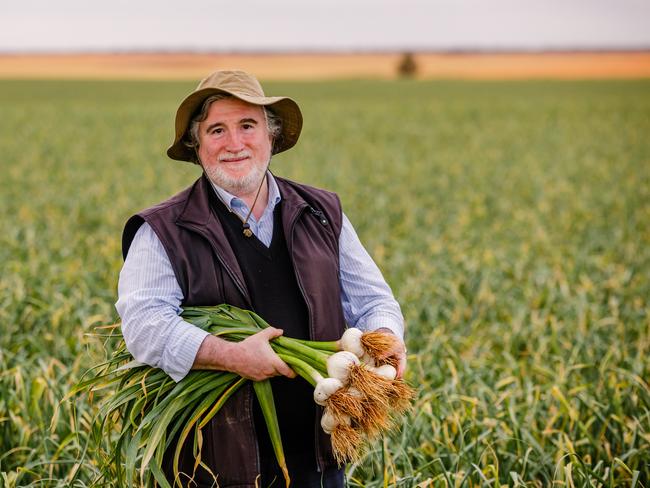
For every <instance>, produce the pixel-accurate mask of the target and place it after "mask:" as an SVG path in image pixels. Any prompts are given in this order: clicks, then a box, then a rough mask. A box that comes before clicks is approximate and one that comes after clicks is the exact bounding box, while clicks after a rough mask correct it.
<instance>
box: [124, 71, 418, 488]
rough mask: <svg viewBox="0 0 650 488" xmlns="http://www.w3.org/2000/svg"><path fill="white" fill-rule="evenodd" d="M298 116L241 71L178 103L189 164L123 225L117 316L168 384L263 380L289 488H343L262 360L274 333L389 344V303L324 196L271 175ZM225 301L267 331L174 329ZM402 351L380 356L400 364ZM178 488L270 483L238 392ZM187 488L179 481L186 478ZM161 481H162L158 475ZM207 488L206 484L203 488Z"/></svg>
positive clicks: (392, 320)
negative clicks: (195, 176) (222, 376)
mask: <svg viewBox="0 0 650 488" xmlns="http://www.w3.org/2000/svg"><path fill="white" fill-rule="evenodd" d="M301 128H302V115H301V112H300V109H299V108H298V105H297V104H296V103H295V102H294V101H293V100H291V99H290V98H286V97H266V96H265V95H264V92H263V91H262V87H261V86H260V85H259V83H258V81H257V80H256V79H255V78H254V77H252V76H251V75H249V74H247V73H244V72H242V71H217V72H215V73H213V74H211V75H210V76H209V77H207V78H206V79H204V80H203V81H202V82H201V83H200V84H199V86H198V88H197V89H196V90H195V91H194V92H193V93H191V94H190V95H189V96H188V97H186V98H185V100H183V102H182V103H181V104H180V106H179V108H178V111H177V113H176V134H175V139H174V142H173V144H172V146H171V147H170V148H169V149H168V151H167V154H168V155H169V157H171V158H172V159H175V160H179V161H189V162H194V163H197V164H200V165H201V167H202V169H203V175H202V176H201V178H199V180H197V181H196V182H195V183H194V184H193V185H192V186H191V187H190V188H188V189H186V190H185V191H183V192H181V193H179V194H178V195H176V196H174V197H172V198H171V199H169V200H167V201H165V202H163V203H161V204H159V205H156V206H154V207H152V208H150V209H148V210H145V211H143V212H140V213H139V214H137V215H135V216H133V217H132V218H131V219H129V221H128V222H127V224H126V227H125V230H124V235H123V253H124V256H125V263H124V268H123V269H122V272H121V273H120V280H119V286H118V288H119V289H118V292H119V299H118V302H117V304H116V308H117V310H118V312H119V314H120V316H121V318H122V330H123V334H124V338H125V341H126V344H127V347H128V348H129V350H130V351H131V353H132V354H133V356H134V357H135V358H136V359H137V360H139V361H142V362H145V363H147V364H149V365H151V366H154V367H158V368H162V369H163V370H164V371H166V372H167V373H168V374H169V375H170V376H171V377H172V378H173V379H174V380H176V381H180V380H181V379H182V378H183V377H184V376H185V375H186V374H187V373H188V371H189V370H190V369H214V370H226V371H232V372H235V373H238V374H239V375H241V376H243V377H246V378H249V379H251V380H263V379H266V378H271V377H273V380H272V385H273V390H274V396H275V399H276V404H277V412H278V421H279V424H280V429H281V434H282V439H283V445H284V449H285V453H286V456H287V464H288V468H289V473H290V475H291V477H292V480H293V482H292V486H296V487H301V488H302V487H308V486H326V487H340V486H343V470H342V469H339V468H338V467H337V466H336V463H335V462H334V459H333V457H332V453H331V444H330V441H329V437H328V436H327V435H326V434H325V433H324V432H323V431H322V429H321V428H320V424H319V421H320V415H321V413H322V410H321V409H320V407H317V406H316V405H315V404H314V402H313V400H312V390H311V387H310V386H309V385H307V383H306V382H305V381H303V380H301V379H293V378H294V377H295V374H294V372H293V371H292V370H291V369H290V368H289V367H288V366H287V365H286V364H285V363H284V362H283V361H282V360H281V359H280V358H279V357H278V356H277V355H276V354H275V353H274V352H273V350H272V349H271V347H270V345H269V341H270V340H272V339H273V338H275V337H277V336H279V335H282V334H283V333H284V334H286V335H289V336H292V337H299V338H305V339H308V338H310V339H314V340H336V339H338V338H339V337H340V336H341V334H342V333H343V330H344V328H345V327H346V324H348V325H349V326H354V327H359V328H361V329H364V330H379V329H381V330H384V331H385V332H387V333H393V334H396V335H397V336H398V337H400V338H401V337H402V334H403V319H402V315H401V312H400V309H399V305H398V304H397V302H396V301H395V299H394V298H393V296H392V294H391V292H390V288H389V287H388V285H387V284H386V283H385V281H384V280H383V278H382V276H381V273H380V272H379V270H378V269H377V267H376V265H375V264H374V262H373V261H372V259H371V258H370V256H368V254H367V253H366V252H365V250H364V249H363V247H362V245H361V243H360V242H359V240H358V238H357V236H356V233H355V232H354V229H353V228H352V225H351V224H350V222H349V221H348V220H347V218H346V217H345V215H344V214H343V213H342V210H341V206H340V202H339V200H338V197H337V196H336V195H334V194H333V193H330V192H327V191H324V190H319V189H316V188H313V187H309V186H306V185H301V184H298V183H295V182H292V181H289V180H285V179H282V178H278V177H275V176H273V175H272V174H271V173H270V172H269V171H268V165H269V163H270V159H271V155H272V154H276V153H279V152H282V151H285V150H287V149H289V148H291V147H293V146H294V145H295V143H296V142H297V140H298V137H299V135H300V131H301ZM219 303H230V304H232V305H235V306H239V307H242V308H247V309H252V310H255V311H256V312H257V313H258V314H260V315H261V316H262V317H264V318H265V319H266V320H267V321H268V322H269V323H270V324H273V325H276V326H278V327H281V329H280V328H269V329H265V330H264V331H262V332H259V333H258V334H256V335H253V336H251V337H249V338H247V339H246V340H244V341H242V342H240V343H231V342H227V341H225V340H222V339H220V338H217V337H214V336H211V335H209V334H207V333H205V332H204V331H202V330H200V329H198V328H197V327H194V326H193V325H191V324H189V323H187V322H184V321H183V320H182V319H181V318H180V317H179V314H180V312H181V307H183V306H200V305H216V304H219ZM404 352H405V351H404V349H403V347H401V346H400V347H399V350H395V351H394V352H393V354H394V356H396V357H397V358H398V359H399V361H400V367H399V368H398V374H400V375H401V374H402V372H403V370H404V367H405V363H406V360H405V354H404ZM188 444H189V446H188V449H186V450H185V452H184V454H183V458H182V460H181V471H183V472H184V473H185V475H186V476H185V478H184V479H183V480H182V482H183V485H184V486H186V485H187V486H199V487H202V486H206V487H207V486H213V483H214V482H215V479H216V482H218V483H219V486H238V487H239V486H241V487H244V486H245V487H248V486H250V487H253V486H255V484H256V483H257V484H258V486H268V485H270V484H271V483H272V482H273V480H274V479H276V478H278V479H276V482H275V483H276V484H275V486H279V485H280V484H281V483H280V482H281V480H282V476H281V474H280V471H279V470H278V468H277V463H276V461H275V458H274V455H273V451H272V448H271V445H270V442H269V440H268V435H267V433H266V429H265V426H264V422H263V418H262V415H261V413H260V409H259V406H258V405H257V402H256V401H255V400H254V395H253V393H252V388H251V387H250V385H248V386H246V387H243V388H241V389H240V390H238V392H237V393H236V394H234V395H233V396H232V397H231V398H230V399H229V400H228V402H226V404H225V405H224V407H223V408H222V409H221V411H220V412H219V414H218V415H216V416H215V418H214V419H213V420H212V421H211V422H210V423H209V424H208V425H207V426H206V428H205V429H204V432H203V448H202V461H203V462H204V463H205V464H206V465H207V467H208V468H209V470H207V469H204V468H203V467H202V466H200V467H199V468H198V469H197V470H196V472H194V464H195V463H194V459H193V458H192V457H191V444H192V443H191V442H190V443H188ZM192 473H194V476H193V479H192V480H191V481H189V478H190V477H192ZM167 476H168V477H170V480H171V475H170V473H167ZM214 486H216V484H214Z"/></svg>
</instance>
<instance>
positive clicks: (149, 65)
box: [0, 52, 650, 80]
mask: <svg viewBox="0 0 650 488" xmlns="http://www.w3.org/2000/svg"><path fill="white" fill-rule="evenodd" d="M399 58H400V55H399V54H268V55H252V54H237V55H235V54H233V55H224V54H57V55H6V54H4V55H0V78H90V79H116V78H124V79H199V78H201V77H203V76H205V75H206V74H207V73H209V72H210V71H213V70H214V69H217V68H240V69H244V70H246V71H250V72H252V73H255V74H256V75H257V76H258V77H260V78H262V79H288V80H289V79H290V80H295V79H332V78H392V77H395V72H396V66H397V64H398V62H399ZM415 59H416V62H417V63H418V67H419V77H421V78H454V79H543V78H551V79H581V78H582V79H598V78H648V77H650V52H628V53H625V52H621V53H540V54H417V55H416V56H415Z"/></svg>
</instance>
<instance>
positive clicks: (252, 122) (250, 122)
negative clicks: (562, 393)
mask: <svg viewBox="0 0 650 488" xmlns="http://www.w3.org/2000/svg"><path fill="white" fill-rule="evenodd" d="M239 123H240V124H254V125H257V124H259V121H258V120H257V119H252V118H250V117H249V118H246V119H241V120H240V121H239ZM220 125H223V122H215V123H214V124H210V125H209V126H208V127H206V129H205V132H210V131H211V130H212V129H215V128H216V127H219V126H220Z"/></svg>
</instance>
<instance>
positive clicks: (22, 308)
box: [0, 81, 650, 488]
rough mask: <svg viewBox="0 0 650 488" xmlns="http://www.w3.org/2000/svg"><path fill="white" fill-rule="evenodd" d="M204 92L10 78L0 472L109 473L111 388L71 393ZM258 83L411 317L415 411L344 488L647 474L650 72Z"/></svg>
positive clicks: (58, 477)
mask: <svg viewBox="0 0 650 488" xmlns="http://www.w3.org/2000/svg"><path fill="white" fill-rule="evenodd" d="M193 87H194V83H171V82H164V83H163V82H160V83H151V82H146V83H145V82H128V83H127V82H47V81H42V82H36V81H31V82H18V81H11V82H9V81H2V82H0V114H1V115H0V175H1V177H0V207H1V208H2V213H1V217H0V269H1V271H0V472H1V475H0V486H4V487H7V488H10V487H17V486H34V487H48V486H62V487H63V486H66V487H67V486H79V487H82V486H89V485H90V484H91V482H92V479H93V478H94V476H95V475H96V472H97V463H96V461H95V460H94V459H93V456H92V449H93V445H92V443H88V440H89V426H90V424H91V422H92V417H93V415H94V413H95V412H96V410H97V402H98V399H100V398H99V397H101V396H102V395H103V394H106V392H97V393H96V394H95V397H94V398H89V397H88V395H86V394H81V395H78V396H75V397H73V398H72V399H69V400H66V401H63V402H61V400H62V399H63V398H64V396H65V395H66V393H67V392H68V391H69V390H70V389H71V387H72V386H73V385H74V384H75V383H76V382H77V381H79V379H80V377H81V375H82V374H83V372H84V371H86V369H87V368H89V367H90V366H92V365H94V364H96V363H98V362H99V361H101V360H102V359H103V358H104V357H105V355H106V353H107V352H108V351H107V350H106V349H105V347H104V346H103V343H102V341H101V340H100V339H99V338H97V337H91V336H88V335H87V334H88V333H91V332H93V331H94V330H95V327H96V326H98V325H101V324H111V323H114V322H115V321H116V320H117V316H116V313H115V310H114V308H113V303H114V302H115V300H116V284H117V277H118V273H119V270H120V267H121V251H120V236H121V229H122V225H123V224H124V222H125V220H126V219H127V218H128V217H129V216H130V215H131V214H133V213H134V212H135V211H137V210H139V209H141V208H144V207H146V206H149V205H151V204H153V203H156V202H158V201H160V200H162V199H164V198H166V197H167V196H170V195H171V194H173V193H175V192H177V191H179V190H181V189H182V188H184V187H185V186H186V185H188V184H190V183H191V182H192V181H193V180H194V179H195V178H196V177H197V176H198V174H199V172H198V168H197V167H195V166H192V165H189V164H183V163H178V162H172V161H170V160H168V159H167V158H166V156H165V155H164V150H165V149H166V147H167V145H168V143H169V142H170V141H171V137H172V130H173V113H174V111H175V109H176V106H177V104H178V102H179V101H180V100H181V99H182V98H183V97H184V96H185V94H186V93H188V92H189V91H190V90H191V89H192V88H193ZM266 89H267V90H266V91H267V93H270V94H289V95H291V96H293V97H294V98H296V99H297V100H298V102H299V103H300V104H301V107H302V108H303V112H304V116H305V128H304V131H303V135H302V137H301V140H300V142H299V144H298V146H297V147H296V148H295V149H294V150H292V151H289V152H288V153H286V154H283V155H281V156H278V157H277V158H276V159H275V160H274V163H273V164H272V168H273V170H274V171H275V172H276V173H277V174H279V175H282V176H288V177H291V178H294V179H297V180H299V181H303V182H307V183H310V184H314V185H317V186H322V187H325V188H328V189H331V190H334V191H336V192H338V193H339V194H340V196H341V198H342V201H343V204H344V208H345V210H346V213H347V214H348V216H349V217H350V219H351V221H352V222H353V224H354V225H355V227H356V229H357V231H358V233H359V234H360V236H361V239H362V241H363V242H364V243H365V245H366V247H367V249H368V250H369V252H370V253H371V254H372V255H373V257H374V258H375V259H376V261H377V262H378V264H379V266H380V267H381V269H382V271H383V272H384V275H385V277H386V279H387V280H388V281H389V283H390V284H391V286H392V288H393V291H394V293H395V294H396V296H397V298H398V300H399V301H400V303H401V305H402V309H403V312H404V315H405V317H406V321H407V324H408V340H407V345H408V349H409V354H410V356H409V370H408V372H407V379H408V381H409V382H411V383H412V384H413V385H414V386H416V387H417V389H418V396H417V399H416V402H415V405H414V407H415V408H414V409H413V411H412V413H411V414H410V415H408V417H407V418H406V419H405V421H404V423H403V425H401V429H400V430H399V431H396V432H395V433H394V435H392V436H391V437H390V438H385V439H383V442H378V443H373V445H372V446H371V448H370V449H369V453H368V455H367V456H366V457H365V458H364V459H363V460H362V461H361V462H359V463H357V464H355V465H352V466H349V469H348V481H349V484H350V486H353V487H360V486H368V487H387V486H400V487H415V486H418V487H427V486H495V487H496V486H506V485H507V486H511V487H514V486H540V487H541V486H567V487H572V486H594V487H596V486H646V487H649V486H650V464H649V463H650V387H649V384H648V382H649V381H650V359H649V357H650V81H620V82H604V81H603V82H415V81H413V82H409V81H403V82H362V81H357V82H352V81H350V82H332V83H326V84H325V83H323V84H321V83H295V84H294V83H284V84H279V83H275V84H268V85H266ZM108 348H109V349H110V345H109V346H108ZM86 448H88V449H89V450H88V452H87V453H86V454H87V455H86V456H82V454H83V452H82V451H83V450H84V449H86ZM104 486H112V485H109V484H105V485H104Z"/></svg>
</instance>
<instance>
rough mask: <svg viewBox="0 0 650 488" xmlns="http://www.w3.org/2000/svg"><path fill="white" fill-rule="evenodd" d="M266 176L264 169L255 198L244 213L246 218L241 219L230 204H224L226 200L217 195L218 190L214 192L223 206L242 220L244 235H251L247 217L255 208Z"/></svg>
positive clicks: (248, 217)
mask: <svg viewBox="0 0 650 488" xmlns="http://www.w3.org/2000/svg"><path fill="white" fill-rule="evenodd" d="M265 178H266V171H265V172H264V177H263V178H262V181H260V185H259V186H258V187H257V193H255V199H254V200H253V205H251V208H250V209H249V210H248V213H247V214H246V218H245V219H242V217H241V215H239V214H238V213H237V212H235V211H234V210H233V209H232V208H230V205H228V204H226V202H224V201H223V198H221V195H219V193H218V192H215V193H216V194H217V197H218V198H219V200H221V202H222V203H223V204H224V205H225V207H226V208H227V209H228V211H229V212H230V213H231V214H234V215H235V216H236V217H237V218H238V219H239V220H241V222H242V234H244V237H251V236H252V235H253V231H252V230H251V226H250V224H249V223H248V219H250V218H251V214H252V213H253V209H254V208H255V204H256V203H257V198H258V197H259V196H260V191H261V190H262V185H263V184H264V180H265Z"/></svg>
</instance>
